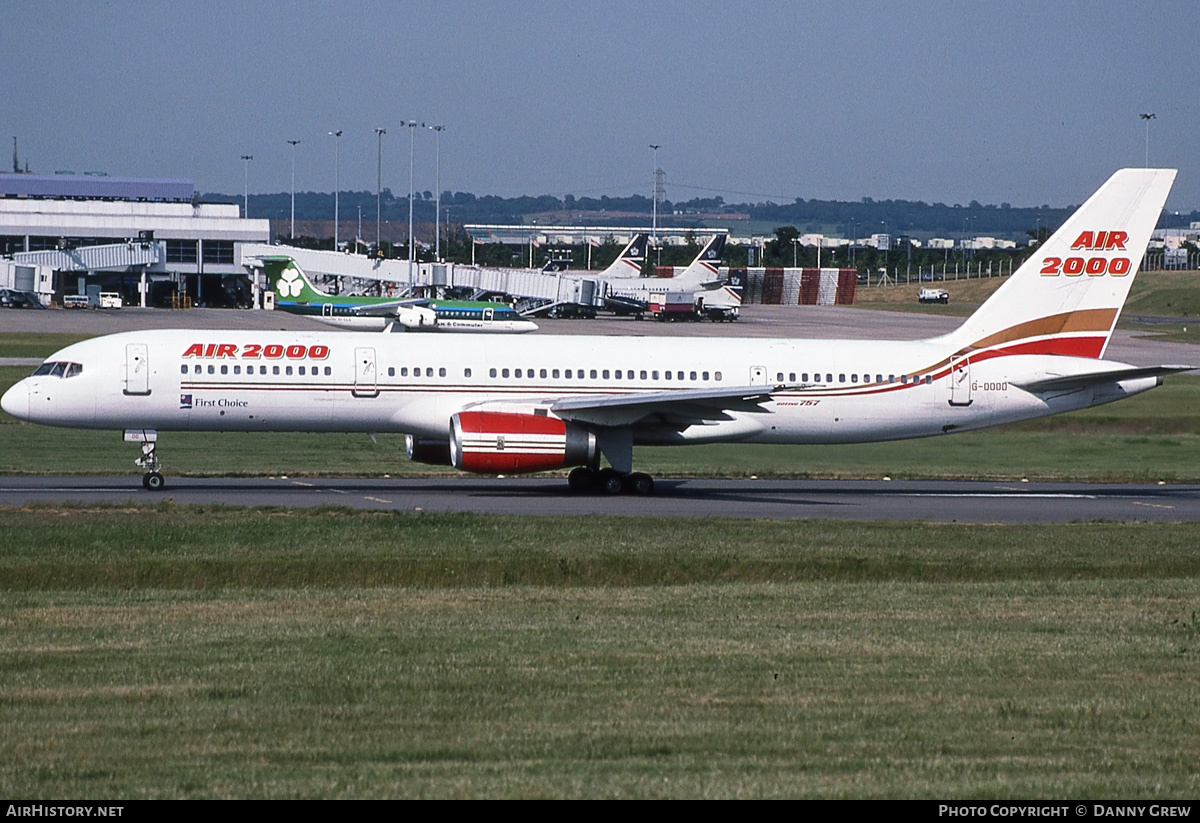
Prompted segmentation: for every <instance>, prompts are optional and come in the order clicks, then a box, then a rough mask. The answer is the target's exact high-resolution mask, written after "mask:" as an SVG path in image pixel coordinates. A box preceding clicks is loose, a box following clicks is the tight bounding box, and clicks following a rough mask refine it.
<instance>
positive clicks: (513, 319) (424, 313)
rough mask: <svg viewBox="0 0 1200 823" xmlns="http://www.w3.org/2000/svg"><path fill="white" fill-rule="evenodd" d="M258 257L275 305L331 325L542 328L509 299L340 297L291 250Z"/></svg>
mask: <svg viewBox="0 0 1200 823" xmlns="http://www.w3.org/2000/svg"><path fill="white" fill-rule="evenodd" d="M257 262H258V263H260V264H261V265H262V268H263V270H264V271H265V272H266V274H267V279H268V280H269V281H270V283H271V288H273V289H274V290H275V307H276V309H278V310H279V311H285V312H289V313H291V314H301V315H304V316H305V317H311V318H312V319H313V320H319V321H320V322H322V323H327V324H329V325H331V326H342V327H345V328H351V329H358V330H361V331H383V330H391V329H392V328H393V327H394V326H396V325H397V324H398V325H399V326H400V327H401V328H403V329H406V330H408V331H442V332H445V331H450V332H483V333H489V334H521V333H524V332H531V331H533V330H535V329H536V328H537V324H536V323H534V322H533V321H532V320H527V319H525V318H524V317H522V316H521V315H520V314H518V313H517V311H516V310H515V309H513V308H512V306H508V305H506V304H504V303H486V302H480V301H475V300H442V299H438V298H428V299H427V298H410V299H403V300H393V299H391V298H388V297H363V296H338V295H332V294H327V293H325V292H323V291H321V290H320V289H319V288H317V287H316V286H315V285H314V284H313V283H312V281H311V280H309V278H308V275H307V274H306V273H305V272H304V270H303V269H301V268H300V264H298V263H297V262H296V261H295V260H293V259H292V258H291V257H289V256H287V255H274V254H273V255H265V256H263V257H259V258H258V259H257Z"/></svg>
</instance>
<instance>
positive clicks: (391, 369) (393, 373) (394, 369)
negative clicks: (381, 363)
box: [388, 366, 396, 377]
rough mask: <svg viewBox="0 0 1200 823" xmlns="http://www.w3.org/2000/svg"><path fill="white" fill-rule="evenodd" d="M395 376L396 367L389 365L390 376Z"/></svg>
mask: <svg viewBox="0 0 1200 823" xmlns="http://www.w3.org/2000/svg"><path fill="white" fill-rule="evenodd" d="M395 376H396V367H395V366H388V377H395Z"/></svg>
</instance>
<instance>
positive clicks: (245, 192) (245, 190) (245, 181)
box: [242, 154, 254, 219]
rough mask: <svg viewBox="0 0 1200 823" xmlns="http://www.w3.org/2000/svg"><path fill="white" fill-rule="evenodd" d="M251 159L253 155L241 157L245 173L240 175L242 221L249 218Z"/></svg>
mask: <svg viewBox="0 0 1200 823" xmlns="http://www.w3.org/2000/svg"><path fill="white" fill-rule="evenodd" d="M253 159H254V155H253V154H243V155H242V162H243V163H244V164H245V173H244V174H243V175H242V219H245V218H247V217H249V216H250V161H251V160H253Z"/></svg>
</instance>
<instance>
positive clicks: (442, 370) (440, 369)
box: [438, 366, 446, 377]
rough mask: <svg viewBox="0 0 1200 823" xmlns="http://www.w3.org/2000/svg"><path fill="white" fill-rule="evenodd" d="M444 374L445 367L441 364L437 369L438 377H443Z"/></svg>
mask: <svg viewBox="0 0 1200 823" xmlns="http://www.w3.org/2000/svg"><path fill="white" fill-rule="evenodd" d="M445 376H446V367H445V366H442V367H441V368H439V369H438V377H445Z"/></svg>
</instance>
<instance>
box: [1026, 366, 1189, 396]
mask: <svg viewBox="0 0 1200 823" xmlns="http://www.w3.org/2000/svg"><path fill="white" fill-rule="evenodd" d="M1194 368H1196V367H1195V366H1143V367H1135V366H1126V367H1125V368H1121V369H1106V370H1104V371H1093V372H1083V373H1081V374H1065V375H1061V376H1056V377H1042V378H1038V379H1035V380H1028V381H1025V382H1022V381H1020V380H1012V381H1010V382H1011V383H1012V384H1013V385H1014V386H1017V387H1018V388H1022V389H1024V390H1025V391H1028V392H1033V393H1034V394H1039V393H1041V392H1049V391H1074V390H1077V389H1085V388H1088V387H1089V386H1099V385H1102V384H1105V383H1115V382H1117V381H1118V380H1136V379H1138V378H1142V377H1161V376H1162V375H1166V374H1176V373H1178V372H1185V371H1192V370H1193V369H1194Z"/></svg>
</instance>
